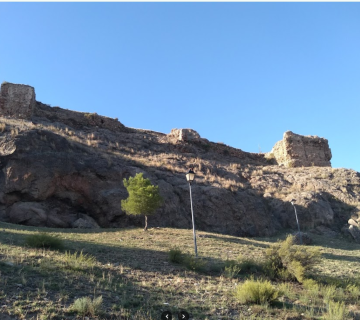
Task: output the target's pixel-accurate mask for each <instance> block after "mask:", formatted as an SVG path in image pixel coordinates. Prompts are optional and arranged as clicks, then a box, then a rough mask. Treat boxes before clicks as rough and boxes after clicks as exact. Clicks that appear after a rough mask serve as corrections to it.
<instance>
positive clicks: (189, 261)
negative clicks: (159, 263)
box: [169, 248, 207, 271]
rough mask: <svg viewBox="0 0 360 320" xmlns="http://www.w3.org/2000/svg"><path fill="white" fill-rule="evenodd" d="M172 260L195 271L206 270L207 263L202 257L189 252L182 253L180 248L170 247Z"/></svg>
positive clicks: (170, 258)
mask: <svg viewBox="0 0 360 320" xmlns="http://www.w3.org/2000/svg"><path fill="white" fill-rule="evenodd" d="M169 260H170V262H174V263H178V264H181V265H183V266H185V267H186V268H188V269H190V270H193V271H205V269H206V267H207V263H206V261H205V260H203V259H201V258H197V257H194V256H193V255H190V254H188V253H182V252H181V250H180V249H179V248H174V249H170V251H169Z"/></svg>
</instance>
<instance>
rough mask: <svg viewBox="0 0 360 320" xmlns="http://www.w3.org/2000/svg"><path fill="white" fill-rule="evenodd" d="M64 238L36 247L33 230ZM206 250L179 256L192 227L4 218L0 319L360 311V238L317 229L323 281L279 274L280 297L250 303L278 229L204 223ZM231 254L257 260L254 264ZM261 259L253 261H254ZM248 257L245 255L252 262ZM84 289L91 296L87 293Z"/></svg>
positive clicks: (320, 315)
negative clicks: (243, 233)
mask: <svg viewBox="0 0 360 320" xmlns="http://www.w3.org/2000/svg"><path fill="white" fill-rule="evenodd" d="M43 232H46V233H47V234H49V235H51V236H53V237H56V238H58V239H60V240H61V241H60V243H61V244H63V248H62V249H60V250H53V249H45V248H33V247H31V246H30V245H31V243H30V241H29V236H31V235H39V234H41V233H43ZM197 236H198V237H197V242H198V252H199V256H200V259H198V260H195V259H193V260H191V261H190V262H189V261H187V263H182V262H181V261H180V263H173V262H170V260H169V251H170V250H171V249H173V248H175V247H177V248H178V249H180V250H181V251H182V252H183V253H189V255H187V257H190V256H191V255H192V254H193V250H194V248H193V238H192V231H191V230H181V229H171V228H152V229H149V230H148V231H147V232H144V231H143V230H142V229H140V228H126V229H99V230H74V229H71V230H70V229H65V230H64V229H48V228H35V227H24V226H18V225H12V224H7V223H0V319H1V320H8V319H139V320H140V319H144V320H145V319H160V316H161V313H162V312H163V311H165V310H169V311H171V312H172V313H173V319H177V313H178V312H179V311H180V310H185V311H187V312H188V313H189V314H190V315H191V318H192V319H288V320H290V319H293V320H295V319H329V320H331V319H334V320H335V319H360V307H359V301H360V245H359V244H354V243H350V242H347V241H346V240H344V239H335V238H326V237H324V236H317V235H312V237H313V240H314V243H313V246H314V247H318V248H319V249H320V251H321V254H322V257H321V261H320V263H319V264H317V265H316V266H315V268H314V269H313V270H312V271H311V274H310V277H311V278H313V279H315V280H316V281H317V283H316V284H312V285H310V284H309V283H307V284H306V285H305V284H300V283H297V282H295V281H293V282H291V281H280V280H276V281H274V280H272V285H273V287H274V288H275V289H276V290H278V292H279V295H278V298H277V299H276V300H275V301H274V302H272V303H263V304H244V303H240V301H239V299H238V297H237V296H236V295H235V292H236V288H237V286H239V285H241V284H242V283H243V282H244V281H245V280H246V279H249V278H250V277H254V278H259V277H260V278H264V279H266V276H264V275H263V274H261V272H260V271H259V270H257V268H256V264H255V263H254V262H258V263H259V265H261V263H262V262H263V260H264V257H265V250H266V248H268V247H269V246H270V245H271V244H273V243H275V242H276V241H277V240H279V239H282V240H283V239H285V238H286V233H284V234H282V235H279V236H277V237H273V238H251V239H250V238H238V237H233V236H227V235H221V234H216V233H209V232H201V231H200V232H198V233H197ZM229 260H238V261H243V262H244V261H245V262H246V261H248V260H250V261H252V263H253V265H252V266H250V268H249V269H248V271H244V270H230V271H229V269H226V263H227V262H228V261H229ZM250 264H251V263H250ZM243 265H245V264H243ZM81 298H83V299H81Z"/></svg>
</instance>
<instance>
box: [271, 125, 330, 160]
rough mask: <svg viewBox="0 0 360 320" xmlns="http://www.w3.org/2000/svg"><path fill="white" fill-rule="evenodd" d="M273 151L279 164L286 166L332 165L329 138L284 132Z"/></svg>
mask: <svg viewBox="0 0 360 320" xmlns="http://www.w3.org/2000/svg"><path fill="white" fill-rule="evenodd" d="M271 153H272V154H273V156H274V157H275V159H276V161H277V163H278V164H279V165H284V166H285V167H310V166H317V167H331V163H330V160H331V157H332V155H331V150H330V148H329V143H328V141H327V139H324V138H319V137H317V136H302V135H299V134H295V133H293V132H291V131H286V132H285V133H284V137H283V140H281V141H278V142H277V143H276V144H275V146H274V147H273V149H272V150H271Z"/></svg>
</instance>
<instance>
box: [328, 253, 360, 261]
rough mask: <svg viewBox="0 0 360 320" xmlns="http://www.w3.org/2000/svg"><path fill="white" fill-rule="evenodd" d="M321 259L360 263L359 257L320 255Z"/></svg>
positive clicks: (331, 254)
mask: <svg viewBox="0 0 360 320" xmlns="http://www.w3.org/2000/svg"><path fill="white" fill-rule="evenodd" d="M322 257H323V258H325V259H331V260H339V261H349V262H358V263H360V257H354V256H347V255H338V254H333V253H322Z"/></svg>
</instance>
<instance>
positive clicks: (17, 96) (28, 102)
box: [0, 82, 35, 119]
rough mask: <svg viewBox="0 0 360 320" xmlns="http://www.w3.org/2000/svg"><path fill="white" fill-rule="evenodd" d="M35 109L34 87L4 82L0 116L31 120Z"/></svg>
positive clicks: (0, 100)
mask: <svg viewBox="0 0 360 320" xmlns="http://www.w3.org/2000/svg"><path fill="white" fill-rule="evenodd" d="M34 108H35V90H34V88H33V87H30V86H27V85H23V84H14V83H9V82H4V83H3V84H2V85H1V89H0V116H3V117H13V118H18V119H30V118H31V117H32V115H33V113H34Z"/></svg>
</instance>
